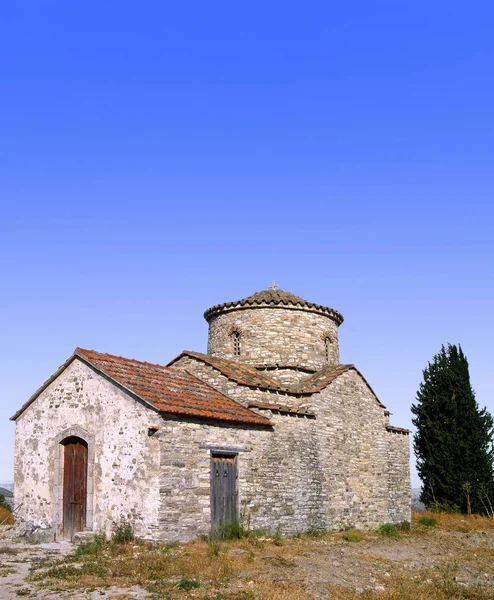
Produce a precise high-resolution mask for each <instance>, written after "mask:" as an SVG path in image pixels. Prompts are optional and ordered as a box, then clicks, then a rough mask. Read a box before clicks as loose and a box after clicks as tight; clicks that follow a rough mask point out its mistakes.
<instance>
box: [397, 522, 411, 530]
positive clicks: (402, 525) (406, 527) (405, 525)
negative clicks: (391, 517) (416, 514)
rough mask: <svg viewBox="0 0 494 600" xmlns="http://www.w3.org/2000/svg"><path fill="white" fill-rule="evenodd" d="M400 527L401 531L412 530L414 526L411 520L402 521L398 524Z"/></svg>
mask: <svg viewBox="0 0 494 600" xmlns="http://www.w3.org/2000/svg"><path fill="white" fill-rule="evenodd" d="M398 528H399V530H400V531H411V529H412V526H411V525H410V521H402V522H401V523H399V524H398Z"/></svg>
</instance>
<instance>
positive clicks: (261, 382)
mask: <svg viewBox="0 0 494 600" xmlns="http://www.w3.org/2000/svg"><path fill="white" fill-rule="evenodd" d="M184 356H190V357H191V358H195V359H196V360H200V361H201V362H204V363H206V364H208V365H209V366H211V367H213V368H214V369H217V370H218V371H219V372H220V373H221V374H222V375H224V376H225V377H228V379H232V380H233V381H235V382H236V383H239V384H240V385H247V386H252V387H258V388H262V389H266V390H287V389H288V388H287V387H286V386H284V387H283V386H282V385H281V384H280V383H279V381H276V380H275V379H271V377H268V376H267V375H264V374H262V373H259V371H257V370H256V369H255V368H254V367H251V366H250V365H245V364H244V363H241V362H238V361H236V360H228V359H226V358H218V357H216V356H211V355H209V354H202V353H201V352H191V351H190V350H184V351H183V352H182V354H179V355H178V356H177V357H176V358H174V359H173V360H172V361H171V362H169V363H168V365H167V366H168V367H170V366H172V365H173V364H174V363H175V362H177V361H178V360H180V359H181V358H183V357H184Z"/></svg>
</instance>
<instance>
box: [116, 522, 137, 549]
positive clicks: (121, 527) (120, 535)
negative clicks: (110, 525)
mask: <svg viewBox="0 0 494 600" xmlns="http://www.w3.org/2000/svg"><path fill="white" fill-rule="evenodd" d="M134 537H135V536H134V528H133V527H132V525H131V524H130V523H127V522H124V521H122V523H119V524H118V525H115V527H114V529H113V533H112V536H111V541H112V544H128V543H129V542H132V541H133V540H134Z"/></svg>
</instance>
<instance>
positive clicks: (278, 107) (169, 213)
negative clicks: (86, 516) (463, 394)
mask: <svg viewBox="0 0 494 600" xmlns="http://www.w3.org/2000/svg"><path fill="white" fill-rule="evenodd" d="M493 19H494V5H493V4H492V2H487V1H486V2H475V1H474V2H469V3H465V2H458V1H454V0H453V1H452V0H449V1H448V2H445V1H442V0H434V1H433V2H431V1H430V0H427V1H425V0H424V1H419V0H417V1H401V0H390V1H387V2H384V1H380V0H374V1H373V2H368V1H365V2H364V1H355V2H328V1H324V2H287V1H286V0H285V1H283V2H278V1H272V2H257V1H256V0H253V1H251V2H246V3H232V2H221V1H220V2H213V3H212V2H205V1H191V2H168V1H153V0H150V1H148V2H140V3H136V2H128V1H126V0H119V1H118V2H117V1H111V0H106V1H105V2H95V1H91V0H89V1H88V0H85V1H84V2H82V1H76V0H74V1H71V2H62V1H61V0H57V1H48V0H46V1H44V2H38V1H37V2H34V1H32V0H26V1H25V2H8V3H3V5H2V10H1V15H0V56H1V59H0V202H1V209H2V212H1V217H2V218H1V220H0V261H1V262H0V266H1V270H0V282H1V284H0V285H1V294H0V319H1V331H0V342H1V350H2V360H1V363H0V364H1V367H0V368H1V414H0V480H4V481H5V480H11V479H12V457H13V443H14V424H13V423H12V422H10V421H9V420H8V418H9V417H10V416H11V415H12V414H13V413H14V412H15V411H16V410H17V408H19V407H20V405H21V404H23V403H24V402H25V401H26V400H27V399H28V398H29V396H30V395H31V394H32V393H33V392H34V391H35V390H36V389H37V388H38V387H39V385H41V383H42V382H43V381H44V380H45V379H47V378H48V377H49V376H50V375H51V374H52V373H53V372H54V371H55V370H56V368H57V367H58V366H59V365H60V364H61V363H63V362H64V360H65V359H66V358H67V357H68V356H70V354H71V353H72V351H73V350H74V348H75V347H76V346H82V347H86V348H93V349H96V350H99V351H102V352H110V353H114V354H119V355H123V356H127V357H134V358H137V359H141V360H147V361H150V362H159V363H166V362H168V361H169V360H170V359H172V358H173V357H174V356H176V355H177V354H178V353H179V352H180V351H181V350H183V349H191V350H192V349H193V350H198V351H205V349H206V340H207V326H206V322H205V321H204V320H203V318H202V313H203V311H204V310H205V309H206V308H208V307H209V306H211V305H213V304H216V303H220V302H225V301H229V300H236V299H239V298H242V297H244V296H247V295H250V294H252V293H253V292H256V291H259V290H261V289H264V288H266V287H267V286H268V284H269V283H270V282H271V280H272V279H273V278H275V279H276V281H277V282H278V283H279V284H280V286H281V288H282V289H284V290H287V291H290V292H292V293H294V294H297V295H299V296H302V297H304V298H306V299H307V300H310V301H312V302H317V303H320V304H325V305H328V306H331V307H333V308H336V309H337V310H339V311H340V312H342V313H343V315H344V316H345V322H344V323H343V325H342V326H341V328H340V341H341V358H342V361H343V362H353V363H355V364H356V366H357V367H358V368H359V369H360V370H361V371H362V372H363V374H364V375H365V376H366V378H367V379H368V380H369V382H370V383H371V385H372V386H373V388H374V389H375V391H376V392H377V394H378V395H379V397H380V399H381V400H382V402H383V403H384V404H386V405H387V407H388V408H389V409H390V410H391V412H392V413H393V415H392V422H393V423H394V424H396V425H399V426H404V427H407V426H410V425H411V422H410V418H411V415H410V404H411V403H412V402H413V401H414V397H415V392H416V390H417V387H418V384H419V382H420V380H421V376H422V369H423V368H424V367H425V366H426V365H427V362H428V361H429V360H431V359H432V357H433V355H434V354H435V353H436V352H438V351H439V349H440V347H441V344H443V343H447V342H451V343H458V342H459V343H461V344H462V346H463V349H464V351H465V353H466V355H467V357H468V359H469V361H470V372H471V377H472V383H473V387H474V389H475V391H476V394H477V400H478V402H479V404H480V405H481V406H484V405H487V407H488V408H489V410H490V411H491V412H494V371H493V369H492V363H493V360H494V350H493V344H492V339H493V337H494V324H493V316H492V307H493V303H494V284H493V224H494V206H493V192H494V182H493V165H494V162H493V159H494V135H493V134H494V131H493V129H494V112H493V107H494V79H493V73H494V42H493V36H492V28H493ZM417 481H418V480H417V479H416V476H414V483H415V485H416V484H417Z"/></svg>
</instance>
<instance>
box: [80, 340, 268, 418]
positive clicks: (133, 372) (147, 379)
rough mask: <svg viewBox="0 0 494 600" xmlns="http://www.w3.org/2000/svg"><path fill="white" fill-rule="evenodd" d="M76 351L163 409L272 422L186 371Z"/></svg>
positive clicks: (208, 416)
mask: <svg viewBox="0 0 494 600" xmlns="http://www.w3.org/2000/svg"><path fill="white" fill-rule="evenodd" d="M75 354H76V355H77V356H79V357H81V358H83V359H85V360H87V361H88V362H89V363H90V364H91V365H93V366H94V367H95V368H96V369H98V370H99V371H102V372H103V373H105V374H106V375H108V376H109V377H111V378H112V379H113V380H115V381H116V382H117V383H120V384H121V385H123V386H124V387H125V388H127V389H129V390H130V391H131V392H134V393H135V394H136V395H137V396H139V397H140V398H141V399H142V400H144V401H146V402H148V403H149V404H151V405H152V406H154V408H156V409H157V410H159V411H160V412H163V413H168V414H176V415H187V416H191V417H200V418H207V419H218V420H221V421H230V422H235V423H250V424H256V425H270V422H269V420H268V419H266V418H264V417H262V416H260V415H258V414H256V413H254V412H253V411H251V410H249V409H248V408H245V407H244V406H242V405H241V404H239V403H238V402H235V401H234V400H232V399H231V398H228V396H225V395H224V394H222V393H221V392H219V391H218V390H216V389H214V388H213V387H211V386H210V385H208V384H207V383H205V382H203V381H201V380H200V379H198V378H197V377H195V376H194V375H192V374H190V373H187V372H185V371H178V370H176V369H170V368H168V367H164V366H162V365H156V364H151V363H147V362H141V361H138V360H134V359H129V358H123V357H121V356H113V355H111V354H102V353H100V352H95V351H94V350H84V349H82V348H77V349H76V351H75Z"/></svg>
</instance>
